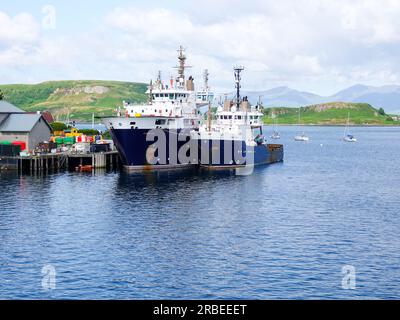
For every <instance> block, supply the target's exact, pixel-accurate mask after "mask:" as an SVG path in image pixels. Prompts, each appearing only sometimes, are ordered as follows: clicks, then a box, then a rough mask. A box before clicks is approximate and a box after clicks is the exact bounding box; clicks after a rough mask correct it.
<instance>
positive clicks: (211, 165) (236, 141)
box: [192, 67, 284, 169]
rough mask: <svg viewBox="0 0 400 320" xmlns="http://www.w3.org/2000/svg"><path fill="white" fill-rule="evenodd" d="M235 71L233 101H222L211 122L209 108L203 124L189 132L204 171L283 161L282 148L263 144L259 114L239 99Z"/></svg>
mask: <svg viewBox="0 0 400 320" xmlns="http://www.w3.org/2000/svg"><path fill="white" fill-rule="evenodd" d="M242 70H243V68H241V67H238V68H235V79H236V89H237V93H236V102H234V101H230V100H226V101H225V102H224V104H223V106H222V105H220V106H219V107H218V109H217V113H216V120H215V121H212V120H211V106H209V112H208V121H207V124H204V125H202V126H200V128H199V130H193V131H192V139H193V140H195V141H198V146H199V165H200V167H203V168H208V169H235V168H241V167H248V166H254V165H261V164H271V163H275V162H280V161H283V155H284V152H283V145H281V144H267V143H266V141H265V137H264V135H263V128H262V125H263V122H262V117H263V113H262V112H260V110H259V105H257V106H256V107H255V108H253V107H252V106H251V105H250V103H249V101H248V99H247V97H243V98H241V97H240V91H239V90H240V73H241V71H242Z"/></svg>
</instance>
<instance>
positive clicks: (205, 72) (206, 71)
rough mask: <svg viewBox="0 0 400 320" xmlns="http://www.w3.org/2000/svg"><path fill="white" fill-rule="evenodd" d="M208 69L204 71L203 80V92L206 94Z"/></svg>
mask: <svg viewBox="0 0 400 320" xmlns="http://www.w3.org/2000/svg"><path fill="white" fill-rule="evenodd" d="M209 75H210V74H209V73H208V69H205V70H204V73H203V79H204V91H206V92H208V90H209V89H210V87H209V86H208V77H209Z"/></svg>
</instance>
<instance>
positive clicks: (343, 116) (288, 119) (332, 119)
mask: <svg viewBox="0 0 400 320" xmlns="http://www.w3.org/2000/svg"><path fill="white" fill-rule="evenodd" d="M349 113H350V124H354V125H399V124H400V123H399V122H397V121H393V119H392V118H391V117H390V116H389V115H386V114H385V113H384V112H383V110H377V109H375V108H374V107H372V106H371V105H369V104H366V103H344V102H332V103H324V104H318V105H312V106H307V107H302V108H301V113H300V114H301V118H300V119H301V120H300V123H301V124H309V125H312V124H314V125H342V124H346V122H347V116H348V114H349ZM264 114H265V116H264V121H265V123H267V124H272V123H273V122H274V120H273V119H272V114H275V116H276V122H277V124H298V123H299V108H267V109H265V110H264Z"/></svg>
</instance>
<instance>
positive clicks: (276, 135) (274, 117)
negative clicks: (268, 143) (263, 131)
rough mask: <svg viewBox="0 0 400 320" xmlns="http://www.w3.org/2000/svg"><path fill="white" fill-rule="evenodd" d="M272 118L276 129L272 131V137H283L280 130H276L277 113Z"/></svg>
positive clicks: (276, 138)
mask: <svg viewBox="0 0 400 320" xmlns="http://www.w3.org/2000/svg"><path fill="white" fill-rule="evenodd" d="M272 118H273V119H274V131H273V132H272V135H271V139H274V140H278V139H280V138H281V136H280V134H279V132H278V130H276V115H275V114H274V113H273V114H272Z"/></svg>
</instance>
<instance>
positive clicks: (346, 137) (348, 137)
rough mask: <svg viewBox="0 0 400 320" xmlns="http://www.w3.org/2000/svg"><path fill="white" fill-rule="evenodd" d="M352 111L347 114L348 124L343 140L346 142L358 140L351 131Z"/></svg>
mask: <svg viewBox="0 0 400 320" xmlns="http://www.w3.org/2000/svg"><path fill="white" fill-rule="evenodd" d="M349 124H350V112H349V113H348V115H347V124H346V127H345V129H344V135H343V141H344V142H357V139H356V138H355V137H354V136H353V135H352V134H351V133H350V132H349Z"/></svg>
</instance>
